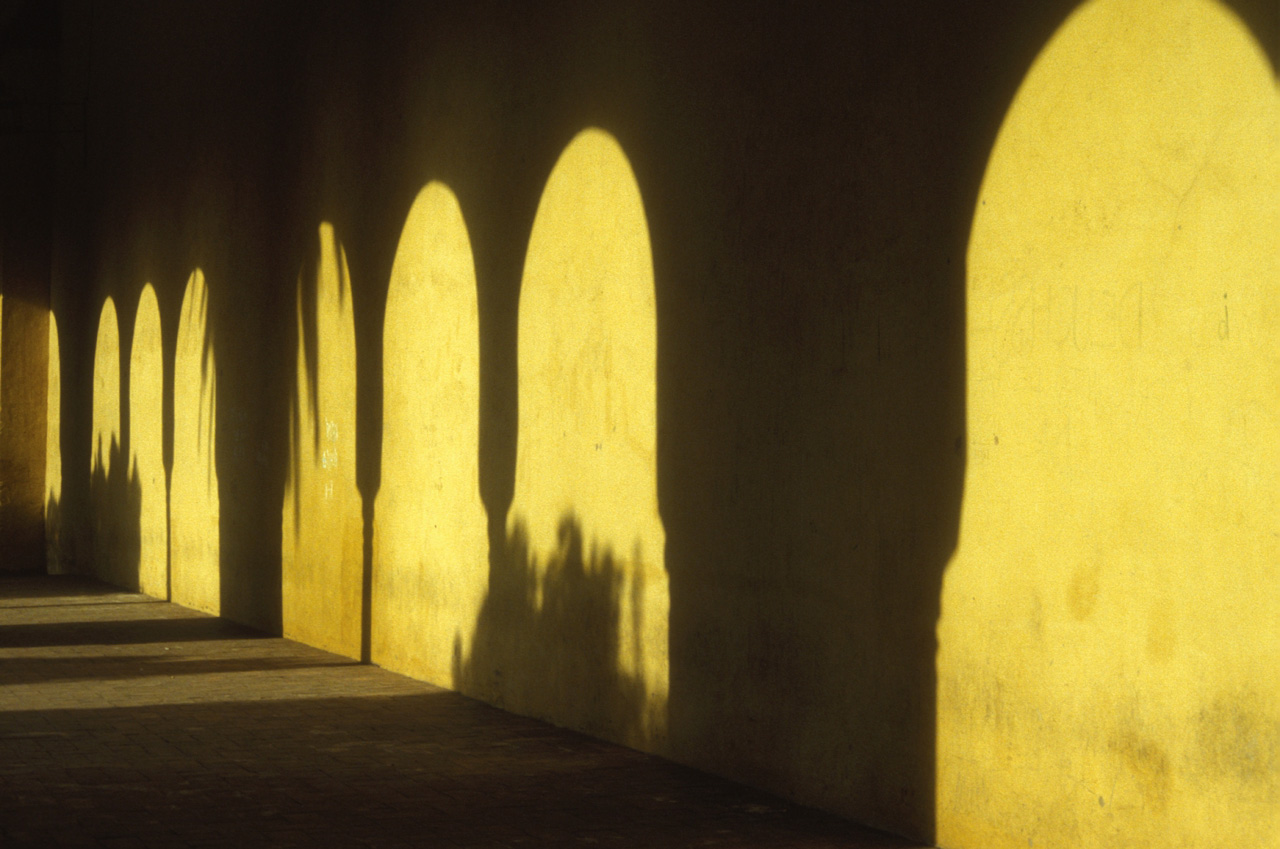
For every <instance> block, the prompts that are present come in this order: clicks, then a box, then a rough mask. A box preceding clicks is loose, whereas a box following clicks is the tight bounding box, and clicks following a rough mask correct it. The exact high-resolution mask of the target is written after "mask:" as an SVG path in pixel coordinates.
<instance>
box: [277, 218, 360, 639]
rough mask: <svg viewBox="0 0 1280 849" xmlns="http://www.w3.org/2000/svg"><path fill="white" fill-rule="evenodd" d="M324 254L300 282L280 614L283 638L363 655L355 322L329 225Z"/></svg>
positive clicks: (323, 235)
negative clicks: (310, 275)
mask: <svg viewBox="0 0 1280 849" xmlns="http://www.w3.org/2000/svg"><path fill="white" fill-rule="evenodd" d="M317 252H318V254H317V256H318V258H317V260H316V262H315V265H314V268H315V279H314V280H307V279H304V275H302V274H300V275H299V277H298V288H297V316H296V318H297V333H298V366H297V373H296V381H295V383H294V391H293V395H292V399H291V401H292V403H291V406H290V409H289V440H290V449H289V476H288V479H287V480H286V483H285V498H284V511H283V512H284V525H283V531H282V537H281V539H282V542H281V545H282V558H281V564H280V568H281V616H282V624H283V629H284V636H286V637H290V638H292V639H297V640H300V641H301V642H304V643H307V644H309V645H313V646H318V647H319V648H323V649H327V650H329V651H332V652H336V653H338V654H342V655H345V656H347V657H354V658H359V657H360V655H361V643H362V608H363V593H364V589H363V588H364V560H363V553H364V523H363V515H362V513H361V505H362V501H361V497H360V492H359V490H358V489H357V488H356V462H355V461H356V410H355V397H356V396H355V380H356V347H355V324H354V316H353V313H352V309H351V297H352V293H351V285H350V274H349V272H348V270H347V260H346V255H345V252H344V251H343V248H342V244H341V243H340V242H339V240H338V237H337V234H336V233H335V232H334V228H333V225H331V224H329V223H327V222H326V223H324V224H322V225H321V226H320V228H319V233H318V244H317ZM312 310H313V311H314V315H308V314H307V313H308V312H310V311H312ZM309 328H312V329H314V333H313V334H312V333H308V329H309ZM312 336H314V338H312Z"/></svg>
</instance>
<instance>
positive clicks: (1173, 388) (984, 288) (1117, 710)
mask: <svg viewBox="0 0 1280 849" xmlns="http://www.w3.org/2000/svg"><path fill="white" fill-rule="evenodd" d="M1277 139H1280V97H1277V89H1276V84H1275V77H1274V74H1273V71H1272V69H1271V68H1270V67H1269V66H1268V64H1267V60H1266V57H1265V55H1264V54H1263V52H1262V51H1261V50H1260V49H1259V47H1258V45H1257V43H1256V42H1255V41H1254V40H1253V39H1252V37H1251V36H1250V34H1249V33H1248V31H1247V30H1246V28H1245V27H1244V26H1243V25H1242V24H1241V23H1240V22H1239V21H1238V20H1237V19H1236V18H1235V17H1234V16H1233V15H1232V14H1231V13H1230V12H1228V11H1227V10H1226V9H1225V8H1224V7H1223V6H1221V5H1219V4H1218V3H1216V2H1212V1H1211V0H1187V2H1180V3H1168V2H1163V0H1095V2H1090V3H1088V4H1086V5H1084V6H1082V7H1081V8H1080V9H1079V10H1078V11H1077V12H1076V14H1075V15H1073V16H1072V17H1071V18H1070V19H1069V20H1068V21H1067V23H1066V24H1065V25H1064V26H1063V27H1062V28H1061V29H1060V30H1059V32H1058V33H1057V34H1056V35H1055V37H1054V38H1053V40H1052V41H1051V42H1050V43H1049V45H1048V46H1047V47H1046V48H1045V50H1044V51H1043V53H1042V54H1041V55H1040V57H1039V58H1038V59H1037V61H1036V63H1035V65H1034V66H1033V68H1032V69H1031V71H1030V72H1029V74H1028V75H1027V77H1026V79H1025V80H1024V82H1023V84H1022V87H1021V89H1020V90H1019V92H1018V95H1017V98H1016V100H1015V101H1014V103H1013V105H1012V107H1011V108H1010V110H1009V112H1008V115H1007V116H1006V119H1005V122H1004V125H1003V126H1002V128H1001V130H1000V134H999V137H998V139H997V142H996V145H995V148H994V150H993V151H992V154H991V158H990V161H989V163H988V166H987V170H986V174H985V177H984V180H983V184H982V187H981V192H980V197H979V200H978V204H977V208H976V210H975V215H974V223H973V228H972V236H971V242H970V246H969V253H968V268H967V273H968V292H967V298H968V303H967V315H968V330H967V345H968V370H969V374H968V391H967V402H966V407H967V411H968V434H969V446H968V470H967V478H966V483H965V497H964V504H963V513H962V524H961V538H960V545H959V548H958V551H957V554H956V556H955V559H954V560H953V562H952V564H951V566H950V568H949V570H948V573H947V576H946V583H945V589H944V595H943V598H942V609H943V616H942V619H941V622H940V624H939V630H938V633H939V644H940V652H939V660H938V681H939V698H938V746H937V753H938V796H937V799H938V806H939V807H938V817H937V823H938V831H937V840H938V841H939V842H940V843H941V844H944V845H974V846H978V845H982V846H1012V845H1015V843H1016V845H1027V844H1028V843H1030V842H1032V841H1034V842H1035V844H1036V845H1039V844H1040V843H1041V842H1054V841H1055V840H1058V841H1061V840H1064V839H1066V840H1068V841H1069V842H1071V843H1074V844H1077V845H1107V844H1111V843H1114V842H1115V841H1116V839H1117V837H1116V836H1117V835H1124V838H1123V842H1124V843H1125V844H1126V845H1132V846H1138V845H1158V844H1159V845H1163V844H1176V845H1188V846H1193V845H1242V846H1243V845H1262V844H1265V843H1268V842H1269V841H1272V840H1273V839H1274V836H1275V835H1276V834H1277V833H1280V808H1277V806H1276V805H1275V799H1276V798H1277V795H1280V777H1278V776H1280V773H1278V772H1277V770H1275V769H1274V768H1270V769H1261V770H1260V769H1257V768H1255V767H1253V766H1251V764H1260V763H1268V764H1274V763H1276V762H1277V760H1276V759H1277V757H1278V756H1280V733H1278V732H1277V731H1276V729H1277V728H1280V722H1278V719H1280V700H1278V697H1277V690H1276V687H1275V670H1276V668H1277V667H1280V631H1277V629H1276V628H1275V622H1276V621H1278V620H1280V594H1278V593H1276V592H1275V591H1274V590H1275V587H1276V579H1277V573H1276V568H1275V564H1276V563H1277V562H1280V525H1278V522H1280V415H1278V408H1277V403H1276V401H1277V398H1280V359H1278V358H1277V357H1276V345H1277V339H1278V338H1280V297H1277V291H1278V289H1277V283H1280V250H1277V247H1278V245H1280V243H1278V242H1277V238H1278V237H1277V234H1278V233H1280V144H1277ZM1245 717H1248V719H1244V718H1245ZM1241 723H1247V724H1249V727H1250V728H1251V729H1256V733H1255V731H1252V730H1251V731H1249V732H1243V731H1239V730H1236V731H1225V732H1224V730H1223V729H1225V728H1226V727H1228V726H1230V727H1232V728H1235V729H1241V728H1244V727H1245V726H1244V725H1243V724H1241ZM975 781H977V782H979V783H977V784H975V783H974V782H975ZM978 786H981V787H982V788H983V789H982V792H981V794H979V795H980V797H981V798H980V799H979V797H978V796H975V795H974V793H973V789H974V788H975V787H978ZM1223 810H1231V811H1233V815H1232V816H1230V817H1226V818H1224V817H1221V816H1218V815H1215V814H1213V813H1211V812H1217V811H1223ZM1064 835H1067V836H1068V837H1064Z"/></svg>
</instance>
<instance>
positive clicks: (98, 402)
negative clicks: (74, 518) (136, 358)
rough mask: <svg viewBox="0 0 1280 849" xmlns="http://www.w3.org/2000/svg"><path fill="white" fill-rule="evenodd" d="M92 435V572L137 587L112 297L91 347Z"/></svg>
mask: <svg viewBox="0 0 1280 849" xmlns="http://www.w3.org/2000/svg"><path fill="white" fill-rule="evenodd" d="M92 438H93V443H92V451H91V454H90V460H89V462H90V467H89V468H90V479H89V486H90V502H91V505H90V507H91V510H92V517H93V543H92V545H93V571H94V573H95V574H96V575H98V577H100V578H102V579H103V580H104V581H109V582H111V583H114V584H117V585H119V586H122V587H127V588H130V589H136V588H137V586H138V573H137V570H136V568H133V569H131V568H130V567H131V566H134V567H136V565H137V564H136V561H134V557H135V555H136V535H134V534H130V530H131V527H130V524H131V523H130V521H129V516H128V513H129V501H130V500H129V487H128V482H129V477H128V471H129V470H128V468H127V464H126V462H125V458H124V456H123V451H124V445H123V442H122V437H121V432H120V325H119V321H118V318H117V316H116V304H115V301H114V300H113V299H112V298H110V297H108V298H107V299H106V301H105V302H104V303H103V305H102V312H101V314H100V315H99V318H98V337H97V344H96V346H95V348H94V356H93V437H92ZM133 529H134V530H136V525H135V527H134V528H133ZM131 561H132V562H131Z"/></svg>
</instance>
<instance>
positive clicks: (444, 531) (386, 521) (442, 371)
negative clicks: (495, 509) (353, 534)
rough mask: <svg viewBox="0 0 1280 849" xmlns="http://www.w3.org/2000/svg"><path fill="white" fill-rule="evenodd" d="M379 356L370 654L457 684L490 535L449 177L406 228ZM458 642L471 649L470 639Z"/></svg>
mask: <svg viewBox="0 0 1280 849" xmlns="http://www.w3.org/2000/svg"><path fill="white" fill-rule="evenodd" d="M382 363H383V414H382V429H383V431H382V432H383V436H382V482H381V486H380V488H379V491H378V500H377V505H376V510H375V522H374V539H373V557H374V573H373V627H372V652H373V661H374V662H375V663H377V664H379V665H381V666H385V667H387V668H389V669H395V670H397V671H400V672H405V673H408V674H410V675H414V676H416V677H420V678H425V679H426V680H428V681H431V682H433V683H436V684H440V685H442V686H446V687H453V686H455V682H454V677H453V651H454V643H455V638H456V637H458V635H459V634H462V633H469V632H470V630H471V627H472V625H473V623H474V622H475V620H476V617H477V616H478V614H479V611H480V606H481V604H482V603H483V601H484V597H485V591H486V590H487V589H488V584H489V556H488V551H489V545H488V532H487V523H486V519H485V511H484V505H483V503H482V502H481V500H480V485H479V480H480V473H479V451H480V431H479V416H480V330H479V315H478V310H477V305H476V278H475V266H474V263H473V261H472V257H471V242H470V239H469V238H468V237H467V228H466V223H465V222H464V221H463V218H462V210H461V209H460V208H459V206H458V201H457V198H455V197H454V195H453V192H451V191H450V190H449V189H448V187H446V186H445V185H444V184H442V183H435V182H433V183H430V184H428V185H427V186H426V187H425V188H424V189H423V190H422V191H421V192H420V193H419V195H418V197H417V199H416V200H415V201H414V204H413V208H412V209H411V210H410V211H409V217H408V219H407V220H406V222H405V225H404V231H403V232H402V234H401V236H400V245H399V248H398V249H397V251H396V258H395V264H394V265H393V267H392V270H391V283H390V288H389V290H388V292H387V312H386V325H385V329H384V332H383V361H382ZM459 647H460V649H461V650H462V651H463V652H467V651H469V649H470V645H469V641H468V642H467V643H460V644H459Z"/></svg>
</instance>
